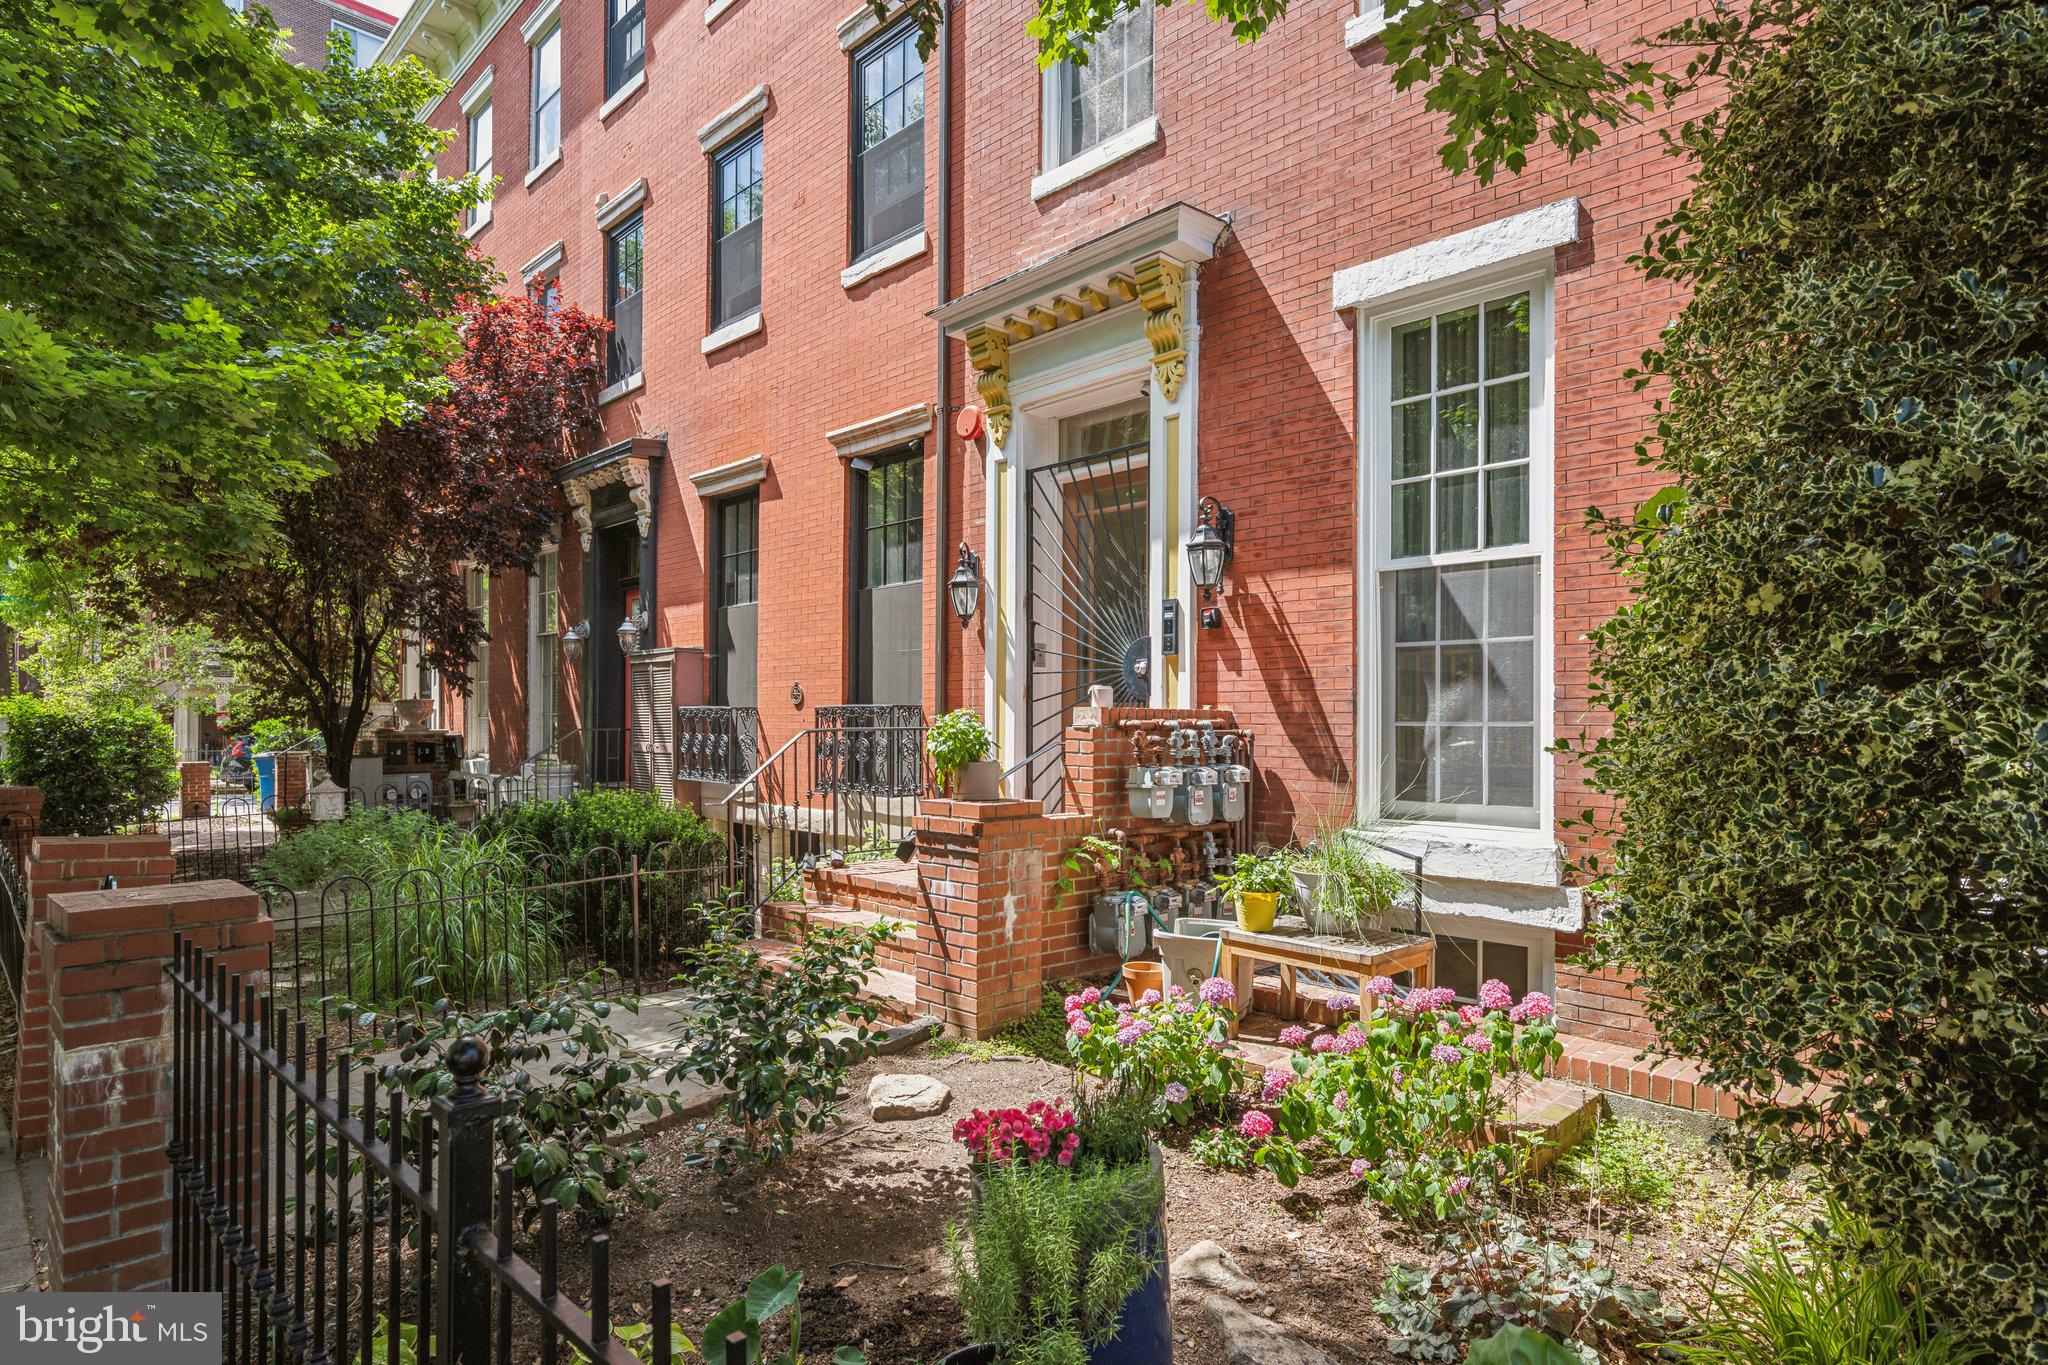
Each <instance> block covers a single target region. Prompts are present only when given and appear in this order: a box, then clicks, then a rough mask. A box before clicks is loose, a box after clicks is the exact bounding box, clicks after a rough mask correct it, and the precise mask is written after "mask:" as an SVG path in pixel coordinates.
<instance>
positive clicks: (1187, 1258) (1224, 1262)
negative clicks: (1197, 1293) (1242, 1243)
mask: <svg viewBox="0 0 2048 1365" xmlns="http://www.w3.org/2000/svg"><path fill="white" fill-rule="evenodd" d="M1173 1282H1174V1283H1175V1284H1191V1285H1197V1286H1199V1287H1201V1288H1203V1289H1214V1290H1218V1291H1220V1292H1222V1293H1225V1294H1229V1295H1231V1296H1232V1297H1233V1298H1239V1299H1249V1298H1254V1297H1256V1296H1257V1294H1258V1292H1259V1282H1258V1281H1257V1280H1254V1279H1253V1278H1252V1277H1251V1276H1249V1275H1247V1274H1245V1273H1244V1269H1243V1267H1241V1266H1239V1265H1238V1263H1237V1259H1236V1258H1235V1257H1233V1256H1232V1255H1231V1254H1230V1253H1229V1252H1228V1251H1225V1250H1224V1249H1223V1244H1222V1243H1221V1242H1213V1241H1202V1242H1197V1243H1195V1244H1194V1245H1193V1246H1191V1247H1189V1248H1188V1249H1187V1250H1186V1251H1183V1252H1182V1253H1181V1254H1180V1255H1179V1256H1178V1257H1176V1258H1175V1259H1174V1262H1173Z"/></svg>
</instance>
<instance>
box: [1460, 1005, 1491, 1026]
mask: <svg viewBox="0 0 2048 1365" xmlns="http://www.w3.org/2000/svg"><path fill="white" fill-rule="evenodd" d="M1485 1017H1486V1011H1485V1010H1482V1009H1480V1008H1479V1006H1477V1005H1460V1006H1458V1022H1459V1023H1461V1024H1463V1025H1465V1026H1466V1027H1467V1028H1470V1027H1471V1026H1472V1025H1474V1024H1476V1023H1478V1022H1479V1021H1480V1020H1481V1019H1483V1018H1485Z"/></svg>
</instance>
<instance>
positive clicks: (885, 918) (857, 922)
mask: <svg viewBox="0 0 2048 1365" xmlns="http://www.w3.org/2000/svg"><path fill="white" fill-rule="evenodd" d="M885 923H886V924H888V925H889V926H891V928H892V929H893V930H894V932H893V933H892V934H891V935H890V937H889V938H887V939H885V940H884V941H883V942H882V944H881V946H880V947H879V948H878V949H877V950H876V952H875V965H876V966H878V967H885V968H887V969H888V970H890V971H896V972H903V973H905V974H908V973H910V972H913V971H915V970H916V969H917V929H916V927H915V926H914V925H913V924H912V922H911V921H910V920H909V919H908V918H907V917H905V916H903V915H901V914H895V913H890V912H887V911H882V910H853V909H848V908H847V907H846V906H843V905H812V904H807V903H804V902H801V901H770V902H768V903H767V904H766V905H764V906H762V907H761V932H762V933H764V934H766V935H768V936H769V937H771V938H775V939H780V940H783V941H786V942H791V943H802V942H803V941H804V939H805V937H806V935H807V934H808V933H809V931H810V929H811V927H812V926H814V925H815V926H818V927H820V928H827V929H868V928H872V927H874V926H875V925H878V924H885Z"/></svg>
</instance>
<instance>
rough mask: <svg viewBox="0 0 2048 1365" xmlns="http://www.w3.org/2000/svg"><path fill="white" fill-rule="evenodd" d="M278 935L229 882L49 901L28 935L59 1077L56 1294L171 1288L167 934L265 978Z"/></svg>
mask: <svg viewBox="0 0 2048 1365" xmlns="http://www.w3.org/2000/svg"><path fill="white" fill-rule="evenodd" d="M274 927H275V926H273V925H272V923H271V921H270V919H269V917H268V916H266V915H265V914H264V913H263V903H262V901H261V900H260V899H259V898H258V897H257V895H256V893H255V892H254V891H251V890H249V889H248V888H247V887H244V886H240V885H238V884H237V883H234V882H226V881H218V882H188V883H186V884H184V885H181V886H166V887H154V888H132V889H129V888H124V889H121V890H116V891H65V892H59V893H57V894H55V895H53V896H51V897H50V900H49V914H48V918H47V920H46V921H45V922H44V923H43V924H41V925H39V926H37V937H38V938H39V940H40V941H41V949H42V951H41V953H40V955H39V956H40V959H41V963H42V976H43V984H44V991H45V994H46V996H47V998H48V1000H49V1002H50V1006H49V1020H50V1040H51V1061H52V1065H53V1074H54V1075H55V1076H56V1077H57V1082H56V1087H55V1092H54V1094H53V1096H52V1098H53V1101H54V1103H53V1106H52V1112H51V1116H50V1123H49V1155H48V1169H49V1178H48V1184H47V1190H46V1193H47V1198H48V1208H47V1216H48V1226H49V1230H50V1287H51V1288H52V1289H53V1290H74V1291H75V1290H96V1291H119V1290H152V1289H166V1288H168V1287H169V1285H170V1231H171V1222H170V1215H171V1187H170V1180H171V1175H170V1165H169V1159H168V1156H167V1154H166V1152H165V1143H166V1142H167V1141H168V1138H169V1123H170V1119H171V1108H170V1104H171V1070H170V1064H171V1055H172V1054H171V1047H172V1042H173V1038H172V1030H171V1023H172V1013H171V1004H170V987H169V985H168V983H167V982H166V980H165V977H164V968H165V966H166V964H167V963H168V962H169V961H170V959H171V956H172V937H173V934H174V933H182V934H184V935H185V936H186V937H187V938H188V939H190V940H192V941H193V942H195V943H197V944H198V945H199V946H201V947H203V948H206V949H208V950H210V951H213V952H214V953H215V954H216V957H217V958H218V960H219V961H220V962H221V964H222V966H224V967H225V968H226V969H227V970H229V971H234V972H242V973H244V974H245V975H249V974H253V975H254V976H255V977H256V978H257V979H258V980H259V981H261V980H262V979H263V977H264V974H265V973H266V972H267V970H268V967H269V945H270V940H271V934H272V930H273V929H274Z"/></svg>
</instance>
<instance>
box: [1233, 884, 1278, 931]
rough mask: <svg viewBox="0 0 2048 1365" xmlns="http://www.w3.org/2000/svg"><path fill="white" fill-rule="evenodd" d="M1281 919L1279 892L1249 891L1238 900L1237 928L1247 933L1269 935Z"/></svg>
mask: <svg viewBox="0 0 2048 1365" xmlns="http://www.w3.org/2000/svg"><path fill="white" fill-rule="evenodd" d="M1279 917H1280V893H1279V892H1278V891H1247V892H1245V893H1244V894H1243V895H1241V896H1239V897H1238V898H1237V927H1238V928H1240V929H1242V930H1244V931H1245V932H1246V933H1251V934H1263V933H1267V932H1269V931H1270V930H1271V929H1272V927H1273V921H1274V920H1276V919H1278V918H1279Z"/></svg>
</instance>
